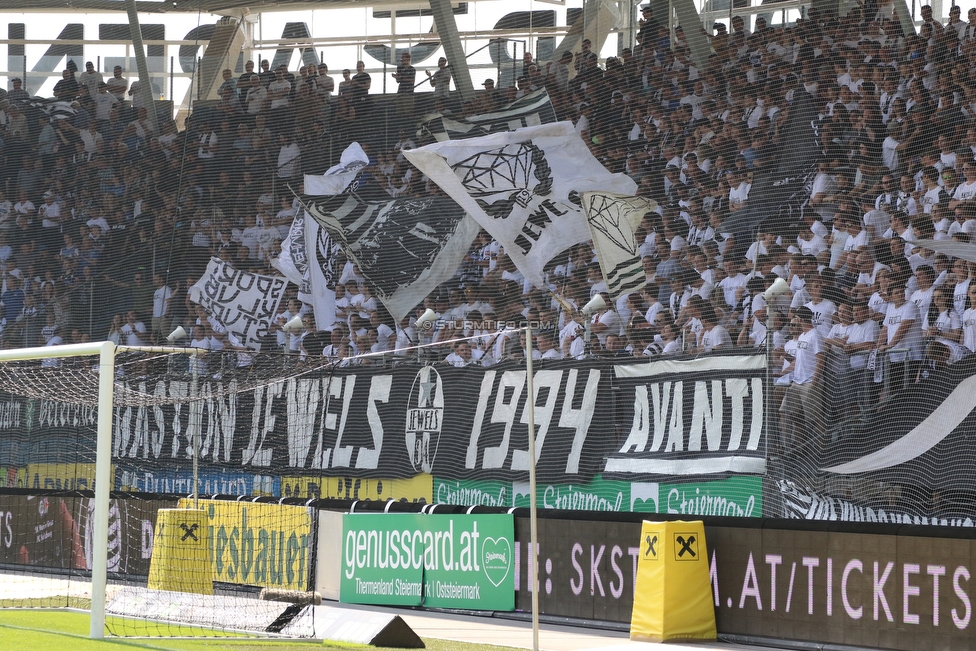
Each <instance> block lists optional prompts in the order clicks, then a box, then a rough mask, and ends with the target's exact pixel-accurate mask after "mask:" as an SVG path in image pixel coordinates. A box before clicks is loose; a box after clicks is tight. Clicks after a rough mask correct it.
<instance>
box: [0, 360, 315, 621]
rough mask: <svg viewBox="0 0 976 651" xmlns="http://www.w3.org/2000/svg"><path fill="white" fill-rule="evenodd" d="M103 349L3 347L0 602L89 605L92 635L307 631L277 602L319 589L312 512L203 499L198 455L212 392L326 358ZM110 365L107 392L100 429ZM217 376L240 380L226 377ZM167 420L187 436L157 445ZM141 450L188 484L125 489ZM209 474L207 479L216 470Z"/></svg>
mask: <svg viewBox="0 0 976 651" xmlns="http://www.w3.org/2000/svg"><path fill="white" fill-rule="evenodd" d="M82 349H84V350H82ZM88 349H92V350H91V351H89V352H93V353H95V354H84V352H85V351H86V350H88ZM59 352H64V353H66V354H71V355H76V356H67V357H60V356H58V354H59ZM97 352H98V346H96V345H89V346H82V347H66V348H62V349H54V348H52V349H50V350H45V351H38V350H36V349H35V350H33V351H24V354H25V355H27V356H30V357H35V358H37V357H41V356H42V355H49V356H48V357H45V358H43V359H17V357H18V351H12V352H11V351H5V352H4V354H3V363H2V364H0V387H2V388H3V389H4V401H3V405H4V406H3V410H2V411H3V414H4V416H3V423H2V428H3V430H4V431H3V434H2V435H0V450H2V453H0V465H3V466H4V474H3V478H4V481H3V482H2V486H0V531H2V535H0V574H2V580H0V607H48V608H49V607H75V608H83V609H89V608H90V609H91V610H92V621H93V629H92V632H93V634H94V635H99V634H109V635H118V636H133V635H135V636H145V635H151V636H156V635H159V636H215V635H217V636H221V635H233V636H240V635H257V636H266V635H282V634H285V635H288V636H307V635H310V634H311V633H310V631H309V630H304V629H303V630H298V629H296V628H295V625H294V624H293V625H292V627H291V628H290V629H288V630H285V629H286V626H287V625H288V624H289V623H290V622H291V620H292V616H291V615H294V612H292V611H289V610H288V609H289V607H293V606H292V604H290V603H285V602H283V601H281V599H282V598H286V599H291V600H295V599H299V598H305V595H306V593H307V592H308V591H309V589H310V587H311V586H312V575H311V572H312V569H313V559H312V550H314V535H315V531H316V527H315V521H316V520H315V517H316V512H315V510H314V509H310V508H307V507H304V506H294V505H283V504H279V503H255V502H251V501H248V502H239V501H229V500H212V499H200V498H199V495H198V494H197V490H196V488H197V486H199V485H200V484H199V482H194V481H193V479H194V477H195V476H199V474H200V473H199V472H197V468H196V466H197V464H195V463H194V456H196V457H197V460H198V461H199V459H200V458H202V457H203V456H204V452H205V451H206V452H207V453H209V452H211V448H210V446H211V445H215V439H216V438H219V436H220V434H217V433H216V432H215V430H214V429H213V428H214V427H216V423H215V421H214V420H213V414H212V413H211V414H210V420H209V421H208V418H207V417H206V416H205V412H206V407H207V404H208V401H210V402H211V403H212V401H214V400H217V401H222V400H225V401H228V402H229V405H230V407H231V409H233V408H234V407H235V406H236V402H235V401H236V398H237V395H238V393H239V391H245V392H252V393H253V392H254V391H261V390H262V388H263V387H265V386H266V385H267V384H268V383H269V382H271V383H277V384H279V385H280V384H281V383H282V381H283V380H282V378H285V377H288V376H289V375H290V376H291V377H292V378H294V377H300V376H302V375H303V374H306V373H314V372H315V371H316V370H317V368H318V367H322V366H325V364H326V360H322V359H320V360H305V361H301V362H299V361H298V360H289V359H285V358H284V357H282V356H265V357H264V358H256V356H253V355H248V356H247V358H246V360H245V361H246V362H247V363H246V364H242V363H241V361H242V360H241V358H240V357H238V356H237V355H236V354H234V355H233V356H229V357H228V358H226V359H222V358H220V357H218V356H216V355H211V356H210V357H209V358H204V357H202V356H201V357H199V358H197V357H194V356H193V355H192V351H191V350H188V351H186V352H182V351H179V350H176V349H173V350H170V351H166V350H141V351H133V350H128V351H121V352H119V353H118V354H116V355H114V356H109V357H108V358H106V357H104V356H103V357H102V358H99V356H98V355H97ZM106 359H109V360H110V361H112V362H113V365H114V367H110V366H109V365H106ZM106 373H110V375H109V377H110V378H112V379H113V382H111V385H112V390H113V391H112V392H113V393H114V399H113V396H112V395H108V400H109V401H111V402H109V403H107V404H108V405H109V407H110V408H109V409H108V411H107V412H106V413H107V414H108V419H107V422H108V427H107V428H106V427H105V426H104V424H105V421H103V419H102V417H103V416H104V414H103V413H100V406H104V404H106V403H105V398H106V395H107V392H106V388H105V386H100V379H103V377H104V375H105V374H106ZM224 373H228V374H229V375H231V376H232V377H231V378H230V379H229V381H228V382H226V383H225V382H222V381H221V378H222V376H223V374H224ZM224 416H225V418H229V419H230V420H231V421H233V418H234V414H233V413H230V414H227V413H225V414H224ZM149 419H154V420H153V428H152V429H150V427H149V424H148V420H149ZM164 421H165V423H166V424H164ZM208 422H209V426H210V428H211V429H210V430H209V431H208V430H207V426H208V425H207V423H208ZM167 425H168V428H167ZM167 429H168V431H170V432H174V436H178V437H180V440H179V442H177V441H176V439H173V440H169V441H167V443H169V444H170V445H169V446H168V447H167V449H166V455H164V454H163V445H162V442H163V441H162V438H161V435H162V433H163V432H164V431H167ZM106 434H107V435H108V436H109V439H108V440H107V443H108V444H107V445H106V439H105V436H106ZM232 435H233V432H230V436H232ZM140 437H141V440H140V441H139V442H136V440H135V439H136V438H140ZM137 451H141V453H142V457H141V458H142V459H143V460H144V461H148V460H150V459H151V460H152V461H151V463H154V464H158V465H159V467H165V460H164V461H162V462H160V461H159V460H160V458H162V459H171V460H172V466H173V467H174V468H175V469H176V470H175V471H176V472H178V473H180V475H179V476H180V477H181V480H180V481H175V480H173V479H172V478H171V480H170V483H169V484H168V485H167V486H166V487H165V488H164V490H157V491H155V492H152V493H148V492H134V491H132V490H125V489H127V488H129V487H128V486H126V485H125V484H124V483H123V478H122V476H121V474H120V470H121V466H120V464H119V463H118V459H119V458H124V457H126V455H127V454H129V453H132V455H131V457H130V458H139V454H138V453H137ZM229 451H230V448H228V455H229ZM108 455H111V457H112V459H113V460H115V461H114V462H112V463H111V464H109V463H108V462H109V461H110V459H109V458H108ZM212 458H214V459H217V458H220V454H219V453H214V454H213V455H212ZM228 458H229V456H228ZM100 462H105V463H104V468H100V467H99V466H100V465H102V464H101V463H100ZM106 470H109V472H107V473H106V472H105V471H106ZM100 473H104V474H100ZM202 474H204V475H206V476H207V477H208V478H210V482H209V483H208V487H210V486H212V485H213V473H212V472H208V471H207V470H206V469H205V470H204V472H203V473H202ZM102 477H108V481H107V482H106V481H103V480H102ZM171 477H173V476H171ZM231 485H233V484H231ZM259 488H260V487H259ZM105 489H108V490H111V491H113V492H112V494H111V496H110V495H109V493H108V490H105ZM213 492H220V491H213ZM224 492H231V493H234V492H237V491H234V490H230V491H224ZM250 493H251V491H250V490H248V491H244V492H240V493H239V494H250ZM100 529H101V531H100ZM100 568H101V569H100ZM100 577H101V578H100ZM102 586H104V587H102ZM296 595H297V596H296ZM269 596H270V597H276V598H275V599H269V598H268V597H269ZM262 597H264V598H262ZM286 611H287V612H286ZM287 613H291V615H288V614H287ZM102 622H104V627H102V626H101V625H100V624H101V623H102Z"/></svg>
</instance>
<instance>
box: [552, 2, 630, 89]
mask: <svg viewBox="0 0 976 651" xmlns="http://www.w3.org/2000/svg"><path fill="white" fill-rule="evenodd" d="M616 22H617V15H616V12H615V11H614V7H613V4H612V3H610V2H607V1H606V0H585V1H584V2H583V15H582V16H580V17H579V18H577V19H576V22H575V23H574V24H573V26H572V27H570V29H569V33H568V34H566V36H565V37H563V40H562V41H560V42H559V45H557V46H556V47H555V49H554V50H553V57H554V58H556V59H557V60H558V58H559V56H560V55H561V53H562V52H567V51H568V52H579V51H580V48H581V45H582V43H583V40H584V39H589V41H590V42H591V43H592V44H593V49H592V51H593V52H599V51H601V50H602V49H603V45H604V43H606V41H607V37H608V36H609V35H610V30H612V29H613V27H614V25H615V24H616ZM570 73H571V74H575V71H573V67H572V66H570Z"/></svg>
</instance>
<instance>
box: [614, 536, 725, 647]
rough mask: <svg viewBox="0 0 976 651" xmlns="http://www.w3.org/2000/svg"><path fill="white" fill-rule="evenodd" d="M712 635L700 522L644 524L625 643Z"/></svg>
mask: <svg viewBox="0 0 976 651" xmlns="http://www.w3.org/2000/svg"><path fill="white" fill-rule="evenodd" d="M715 637H716V631H715V608H714V606H713V605H712V586H711V583H710V581H709V575H708V552H707V550H706V549H705V525H704V523H703V522H701V521H700V520H698V521H695V522H682V521H680V520H679V521H674V522H647V521H645V522H644V525H643V526H642V527H641V539H640V556H639V557H638V560H637V583H636V585H635V586H634V611H633V613H632V614H631V618H630V639H632V640H645V641H649V642H668V641H681V640H714V639H715Z"/></svg>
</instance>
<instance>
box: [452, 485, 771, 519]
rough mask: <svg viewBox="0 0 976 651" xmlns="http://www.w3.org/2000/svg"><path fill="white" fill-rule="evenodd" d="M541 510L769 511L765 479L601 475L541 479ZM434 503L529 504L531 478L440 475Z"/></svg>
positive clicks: (538, 492)
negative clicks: (577, 479) (558, 480)
mask: <svg viewBox="0 0 976 651" xmlns="http://www.w3.org/2000/svg"><path fill="white" fill-rule="evenodd" d="M536 500H537V503H538V505H539V508H540V509H556V510H576V511H634V512H640V513H671V514H680V515H698V516H704V515H723V516H735V517H746V518H749V517H753V518H758V517H761V516H762V515H763V502H762V477H753V476H734V477H728V478H726V479H718V480H715V481H697V482H683V483H677V484H672V483H663V482H662V483H659V482H630V481H621V480H616V479H605V478H604V477H603V476H601V475H597V476H596V477H594V478H593V479H592V480H590V481H587V482H579V483H572V484H550V483H540V484H539V485H538V486H536ZM434 502H435V503H436V504H456V505H461V506H475V505H478V506H500V507H510V506H517V507H525V508H528V506H529V484H528V482H512V483H506V482H500V481H494V480H478V479H464V480H457V479H441V478H438V477H435V478H434Z"/></svg>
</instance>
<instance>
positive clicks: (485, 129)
mask: <svg viewBox="0 0 976 651" xmlns="http://www.w3.org/2000/svg"><path fill="white" fill-rule="evenodd" d="M555 121H556V112H555V111H554V110H553V108H552V102H550V101H549V93H548V92H546V89H545V88H542V89H540V90H537V91H535V92H533V93H529V94H528V95H526V96H525V97H523V98H521V99H517V100H515V101H514V102H512V103H511V104H509V105H508V106H505V107H504V108H502V109H499V110H498V111H494V112H492V113H483V114H481V115H469V116H468V117H466V118H458V119H455V118H451V117H448V116H446V115H436V116H435V117H433V118H431V119H429V120H427V121H425V122H422V123H421V124H420V126H419V128H418V131H417V135H418V136H420V137H423V136H424V135H430V136H431V137H433V138H434V140H437V141H444V140H462V139H465V138H479V137H481V136H487V135H488V134H489V133H497V132H499V131H514V130H515V129H521V128H522V127H533V126H537V125H540V124H548V123H550V122H555Z"/></svg>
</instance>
